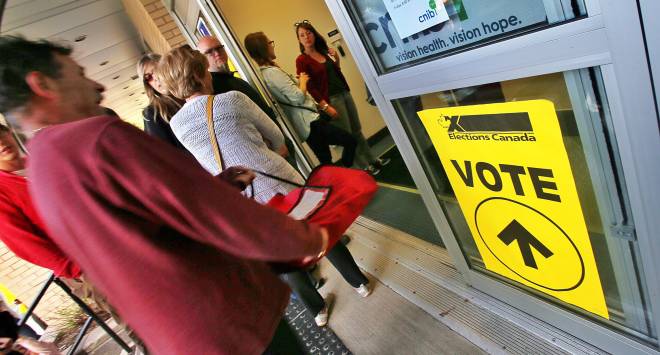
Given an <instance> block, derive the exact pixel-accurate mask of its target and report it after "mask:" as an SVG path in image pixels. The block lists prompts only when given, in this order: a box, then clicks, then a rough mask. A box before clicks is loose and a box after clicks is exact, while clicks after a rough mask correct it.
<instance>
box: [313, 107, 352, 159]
mask: <svg viewBox="0 0 660 355" xmlns="http://www.w3.org/2000/svg"><path fill="white" fill-rule="evenodd" d="M307 144H309V147H310V148H312V151H313V152H314V154H316V157H317V158H318V159H319V161H320V162H321V164H331V163H332V155H331V154H330V145H338V146H342V147H344V150H343V152H342V154H341V163H342V165H344V166H345V167H351V166H352V165H353V160H354V159H355V149H356V148H357V142H356V141H355V138H353V136H351V134H350V133H348V132H346V131H345V130H343V129H341V128H339V127H335V126H333V125H331V124H330V123H329V122H327V121H326V120H324V119H318V120H316V121H313V122H312V123H311V124H310V131H309V137H307Z"/></svg>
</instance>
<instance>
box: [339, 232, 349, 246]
mask: <svg viewBox="0 0 660 355" xmlns="http://www.w3.org/2000/svg"><path fill="white" fill-rule="evenodd" d="M339 241H340V242H341V243H342V244H344V245H348V243H350V242H351V237H349V236H347V235H346V234H344V235H342V236H341V238H339Z"/></svg>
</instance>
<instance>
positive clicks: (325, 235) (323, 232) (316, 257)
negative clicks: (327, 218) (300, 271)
mask: <svg viewBox="0 0 660 355" xmlns="http://www.w3.org/2000/svg"><path fill="white" fill-rule="evenodd" d="M321 238H322V239H323V241H322V244H321V251H320V252H319V253H318V254H316V255H310V256H306V257H304V258H303V259H302V263H303V264H309V263H311V262H312V261H315V260H319V259H321V258H322V257H324V256H325V254H327V253H328V243H329V238H330V237H329V236H328V230H327V229H325V228H321Z"/></svg>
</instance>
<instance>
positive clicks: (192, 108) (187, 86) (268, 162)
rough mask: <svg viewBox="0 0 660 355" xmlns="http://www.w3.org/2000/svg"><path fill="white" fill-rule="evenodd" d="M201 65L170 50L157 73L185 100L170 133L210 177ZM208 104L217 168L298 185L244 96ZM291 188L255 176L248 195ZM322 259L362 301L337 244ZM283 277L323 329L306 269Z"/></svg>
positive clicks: (365, 284)
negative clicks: (247, 170) (244, 170)
mask: <svg viewBox="0 0 660 355" xmlns="http://www.w3.org/2000/svg"><path fill="white" fill-rule="evenodd" d="M207 65H208V64H207V63H206V58H204V56H202V55H200V54H199V53H198V52H192V51H187V50H181V49H174V50H172V51H170V52H169V53H167V54H166V55H165V56H164V57H163V59H162V60H161V63H160V66H159V67H158V72H157V75H159V76H160V77H161V80H163V82H164V83H165V85H167V87H168V88H169V89H170V91H171V92H172V94H173V95H175V96H176V97H178V98H180V99H184V100H186V104H185V105H184V106H183V108H181V110H179V112H177V114H176V115H174V117H173V118H172V120H171V125H172V129H173V131H174V134H176V136H177V137H179V138H180V139H181V142H182V143H183V144H184V145H185V146H186V147H187V148H188V149H190V151H191V153H192V154H193V155H194V156H195V157H196V158H197V159H198V161H199V162H200V164H201V165H202V166H203V167H204V168H205V169H206V170H207V171H209V172H210V173H211V174H213V175H215V174H218V172H220V171H222V167H221V166H218V163H217V161H216V158H215V157H214V147H213V143H212V141H211V137H210V136H209V129H208V125H207V119H206V115H207V110H208V107H209V105H210V103H209V102H210V101H209V100H212V99H213V96H212V95H210V93H211V89H210V86H211V77H210V75H209V73H208V71H207V70H206V66H207ZM186 75H187V76H186ZM211 104H212V105H213V106H212V119H213V130H214V134H215V137H214V138H215V139H216V141H217V144H218V147H219V151H220V156H221V160H222V162H223V164H227V165H232V164H236V165H242V166H247V167H250V168H254V169H255V170H256V169H258V170H260V171H263V172H265V173H267V174H270V175H274V176H277V177H282V178H284V179H287V180H290V181H294V182H299V183H302V178H301V177H298V180H299V181H298V180H295V175H293V174H296V172H295V171H294V170H293V169H292V168H291V166H290V165H288V164H287V163H286V161H284V159H282V158H281V157H279V156H278V155H277V154H275V153H274V152H273V150H276V149H278V147H281V146H282V144H283V141H282V136H281V135H280V133H279V130H277V129H276V127H275V125H274V124H273V123H272V122H271V121H270V120H269V119H268V117H266V115H265V114H263V112H262V111H261V110H259V109H258V107H257V106H256V105H255V104H254V103H252V102H251V101H250V100H249V99H248V98H247V97H246V96H245V95H243V94H241V93H238V92H229V93H226V94H221V95H216V97H215V99H213V102H212V103H211ZM262 137H263V138H262ZM264 138H265V139H266V140H267V141H268V143H267V142H265V141H264ZM278 160H279V161H278ZM294 188H295V186H292V185H290V184H286V183H282V182H280V181H277V180H274V179H271V178H269V177H266V176H259V177H257V179H255V184H254V191H255V193H254V197H255V200H256V201H257V202H260V203H267V202H268V201H269V200H270V199H271V198H272V197H273V196H274V195H275V193H276V192H279V193H282V194H286V193H288V192H290V191H291V190H293V189H294ZM327 257H328V259H329V260H330V262H331V263H332V264H333V265H335V267H336V268H337V270H338V271H339V272H340V273H341V274H342V276H343V277H344V278H345V279H346V281H347V282H349V283H350V284H351V286H353V287H354V288H355V289H356V291H357V292H358V293H359V294H360V295H361V296H362V297H367V296H368V295H369V294H370V293H371V290H370V289H369V280H368V279H367V277H366V276H365V275H364V274H363V273H362V272H361V271H360V268H359V267H358V266H357V264H356V263H355V260H354V259H353V256H352V255H351V254H350V251H349V250H348V249H347V248H346V247H345V246H344V245H343V244H342V243H337V244H336V245H335V246H334V247H333V248H332V249H331V250H330V251H329V252H328V254H327ZM284 279H285V280H286V281H287V282H288V283H289V285H290V286H291V287H292V288H293V289H294V290H295V291H296V293H297V294H298V295H299V296H300V297H301V299H302V300H303V302H305V304H306V305H308V307H309V309H310V311H311V312H312V314H314V315H316V321H317V324H319V325H321V326H322V325H325V324H326V323H327V318H328V315H327V312H328V305H327V304H326V303H325V302H324V301H323V298H322V297H321V295H320V294H319V293H318V291H316V289H315V288H314V286H313V285H312V283H311V282H310V280H309V277H308V276H307V274H306V271H304V270H300V271H296V272H293V273H288V274H285V275H284Z"/></svg>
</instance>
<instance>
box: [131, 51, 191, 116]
mask: <svg viewBox="0 0 660 355" xmlns="http://www.w3.org/2000/svg"><path fill="white" fill-rule="evenodd" d="M160 58H161V55H160V54H156V53H147V54H145V55H143V56H142V58H140V60H139V61H138V63H137V73H138V75H139V76H140V79H142V85H143V86H144V93H145V95H147V98H148V99H149V105H150V106H152V107H153V108H154V110H153V117H145V118H146V119H149V118H151V119H153V120H155V119H156V117H158V116H160V117H162V118H163V120H165V122H168V123H169V122H170V118H172V116H174V114H175V113H177V111H179V109H180V108H181V106H182V104H181V102H179V101H178V100H177V99H176V98H174V97H172V96H170V95H162V94H161V93H159V92H158V91H156V90H155V89H154V88H153V87H151V85H150V84H149V83H148V82H147V81H146V80H144V71H145V69H146V67H147V66H149V65H151V66H153V67H154V69H156V68H157V67H158V61H160ZM154 71H155V70H154ZM152 75H155V73H154V74H152Z"/></svg>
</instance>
